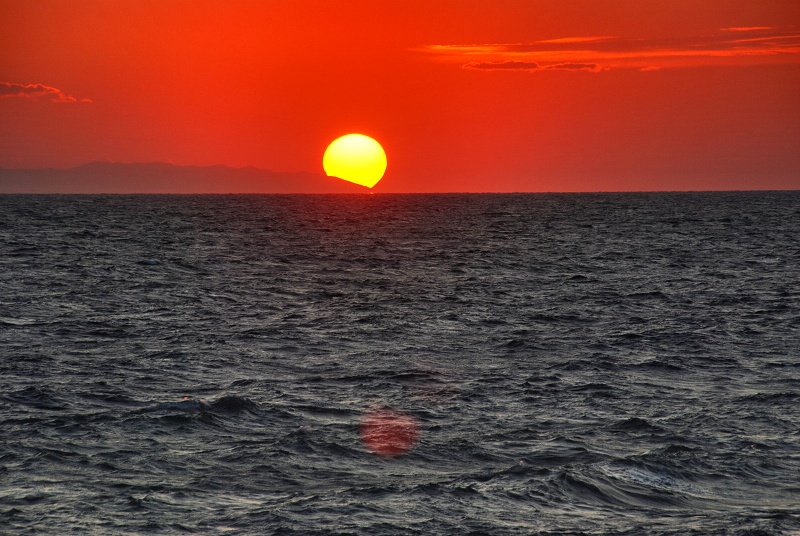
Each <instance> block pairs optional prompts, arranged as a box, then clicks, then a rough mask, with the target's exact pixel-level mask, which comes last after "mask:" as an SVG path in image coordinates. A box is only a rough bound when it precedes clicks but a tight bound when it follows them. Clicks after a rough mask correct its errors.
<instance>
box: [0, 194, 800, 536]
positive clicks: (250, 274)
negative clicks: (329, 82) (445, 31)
mask: <svg viewBox="0 0 800 536" xmlns="http://www.w3.org/2000/svg"><path fill="white" fill-rule="evenodd" d="M0 290H2V292H0V532H2V533H8V534H14V533H37V532H39V533H52V534H63V533H67V532H79V533H97V534H138V533H165V534H166V533H186V532H188V533H192V532H195V533H209V534H214V533H226V534H466V533H473V534H492V535H503V534H536V533H541V534H553V535H555V534H575V533H586V534H741V535H745V534H749V535H756V534H758V535H763V534H800V193H798V192H774V193H715V194H712V193H694V194H597V195H419V196H414V195H408V196H404V195H373V196H369V195H357V196H347V195H340V196H0ZM184 397H188V399H187V400H183V398H184ZM201 399H202V400H204V402H200V400H201ZM376 407H391V408H394V409H396V410H398V411H402V412H404V413H405V414H406V415H410V416H411V417H413V419H416V421H417V422H418V423H419V433H420V437H419V442H418V444H417V445H416V447H415V448H414V449H413V450H412V451H411V452H409V453H407V454H405V455H401V456H397V457H390V458H385V457H381V456H378V455H376V454H373V453H372V452H370V450H369V449H368V448H366V447H365V445H364V444H363V443H362V441H361V438H360V436H359V422H360V421H361V419H362V417H363V415H364V414H365V412H368V411H370V409H371V408H376Z"/></svg>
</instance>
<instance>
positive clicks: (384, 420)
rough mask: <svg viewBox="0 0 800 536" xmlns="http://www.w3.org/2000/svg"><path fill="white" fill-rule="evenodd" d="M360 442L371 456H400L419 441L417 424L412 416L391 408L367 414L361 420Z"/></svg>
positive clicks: (375, 410)
mask: <svg viewBox="0 0 800 536" xmlns="http://www.w3.org/2000/svg"><path fill="white" fill-rule="evenodd" d="M360 432H361V440H362V441H363V442H364V445H365V446H366V447H367V449H369V451H370V452H372V453H373V454H377V455H379V456H385V457H390V458H391V457H395V456H402V455H403V454H406V453H407V452H409V451H410V450H411V449H412V448H414V446H415V445H416V444H417V442H418V441H419V434H420V431H419V423H418V422H417V419H415V418H414V417H413V416H411V415H409V414H407V413H402V412H400V411H397V410H394V409H391V408H379V409H374V410H371V411H369V412H367V413H366V414H365V415H364V416H363V417H362V418H361V426H360Z"/></svg>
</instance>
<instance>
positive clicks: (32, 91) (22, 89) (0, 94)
mask: <svg viewBox="0 0 800 536" xmlns="http://www.w3.org/2000/svg"><path fill="white" fill-rule="evenodd" d="M12 97H22V98H28V99H47V100H51V101H53V102H70V103H72V102H92V101H91V100H90V99H78V98H77V97H73V96H72V95H67V94H66V93H64V92H63V91H61V90H60V89H58V88H55V87H51V86H46V85H44V84H15V83H13V82H0V98H12Z"/></svg>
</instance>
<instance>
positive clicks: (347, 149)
mask: <svg viewBox="0 0 800 536" xmlns="http://www.w3.org/2000/svg"><path fill="white" fill-rule="evenodd" d="M322 167H323V168H325V173H326V174H327V175H328V176H329V177H338V178H340V179H344V180H346V181H349V182H354V183H356V184H360V185H362V186H366V187H367V188H372V187H373V186H375V185H376V184H377V183H378V181H379V180H381V178H382V177H383V174H384V172H385V171H386V153H385V152H384V151H383V147H381V145H380V144H379V143H378V142H377V141H375V140H373V139H372V138H370V137H369V136H364V135H363V134H347V135H345V136H342V137H341V138H337V139H336V140H334V141H333V142H332V143H331V144H330V145H329V146H328V148H327V149H326V150H325V156H323V157H322Z"/></svg>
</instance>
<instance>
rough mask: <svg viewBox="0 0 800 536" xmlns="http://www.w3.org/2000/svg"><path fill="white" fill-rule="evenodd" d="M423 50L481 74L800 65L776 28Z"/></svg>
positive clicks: (790, 38) (792, 42)
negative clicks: (690, 35)
mask: <svg viewBox="0 0 800 536" xmlns="http://www.w3.org/2000/svg"><path fill="white" fill-rule="evenodd" d="M420 50H422V51H424V52H427V53H429V54H432V55H435V56H437V57H439V58H441V59H444V60H446V61H452V62H457V63H460V64H461V66H462V67H463V68H465V69H471V70H479V71H529V72H533V71H547V70H571V71H588V72H600V71H603V70H609V69H638V70H640V71H654V70H659V69H665V68H681V67H700V66H710V65H760V64H797V63H800V33H797V32H781V31H779V29H777V28H774V27H771V26H749V27H737V28H721V29H720V30H718V31H716V32H714V33H712V34H710V35H708V36H705V37H699V38H694V39H626V38H622V37H614V36H581V37H563V38H558V39H547V40H542V41H533V42H531V43H493V44H470V45H452V44H446V45H441V44H440V45H428V46H424V47H421V49H420Z"/></svg>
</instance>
